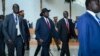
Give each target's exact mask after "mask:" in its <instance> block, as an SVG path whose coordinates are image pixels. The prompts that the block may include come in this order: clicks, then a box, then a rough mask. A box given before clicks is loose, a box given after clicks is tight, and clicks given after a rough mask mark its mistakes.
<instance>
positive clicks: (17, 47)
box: [7, 36, 23, 56]
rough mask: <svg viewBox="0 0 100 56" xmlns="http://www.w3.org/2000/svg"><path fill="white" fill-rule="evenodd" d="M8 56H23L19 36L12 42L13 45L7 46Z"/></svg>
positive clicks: (21, 42) (21, 41)
mask: <svg viewBox="0 0 100 56" xmlns="http://www.w3.org/2000/svg"><path fill="white" fill-rule="evenodd" d="M7 47H8V56H23V53H22V52H23V40H22V38H21V37H20V36H19V37H17V38H16V40H15V41H14V42H13V44H7ZM14 50H16V55H14Z"/></svg>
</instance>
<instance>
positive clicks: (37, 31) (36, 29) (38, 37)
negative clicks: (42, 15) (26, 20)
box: [35, 20, 40, 40]
mask: <svg viewBox="0 0 100 56" xmlns="http://www.w3.org/2000/svg"><path fill="white" fill-rule="evenodd" d="M39 32H40V20H37V23H36V28H35V34H36V40H39V39H40V33H39Z"/></svg>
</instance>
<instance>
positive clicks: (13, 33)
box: [3, 14, 26, 41]
mask: <svg viewBox="0 0 100 56" xmlns="http://www.w3.org/2000/svg"><path fill="white" fill-rule="evenodd" d="M18 18H19V24H20V31H21V37H22V38H23V40H24V41H26V40H25V31H24V26H23V23H22V18H21V17H18ZM3 33H4V36H5V40H6V41H7V40H8V39H11V40H12V41H15V40H16V37H17V30H16V24H15V20H14V16H13V14H9V15H7V16H6V18H5V20H4V23H3Z"/></svg>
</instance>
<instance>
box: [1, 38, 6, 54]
mask: <svg viewBox="0 0 100 56" xmlns="http://www.w3.org/2000/svg"><path fill="white" fill-rule="evenodd" d="M0 56H6V54H5V42H4V40H0Z"/></svg>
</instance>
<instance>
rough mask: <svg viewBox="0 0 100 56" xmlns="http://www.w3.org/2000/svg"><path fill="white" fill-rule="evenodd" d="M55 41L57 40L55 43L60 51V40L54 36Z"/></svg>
mask: <svg viewBox="0 0 100 56" xmlns="http://www.w3.org/2000/svg"><path fill="white" fill-rule="evenodd" d="M54 41H55V44H56V46H57V49H58V51H59V50H60V46H59V43H58V40H57V39H55V38H54Z"/></svg>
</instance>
